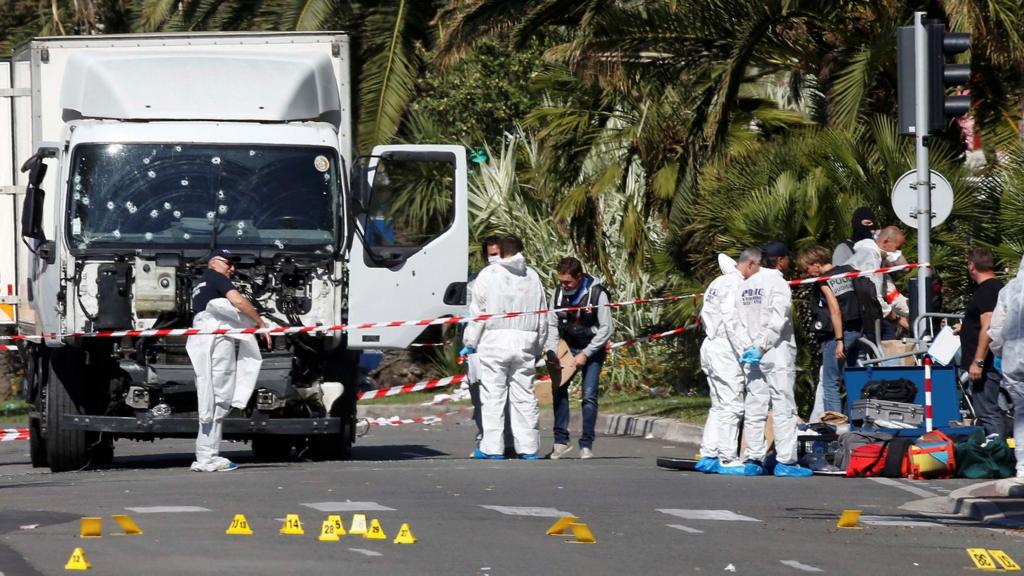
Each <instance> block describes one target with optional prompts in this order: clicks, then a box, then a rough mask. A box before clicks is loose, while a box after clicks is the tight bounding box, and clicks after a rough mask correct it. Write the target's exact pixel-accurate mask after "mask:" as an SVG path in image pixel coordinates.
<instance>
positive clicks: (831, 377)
mask: <svg viewBox="0 0 1024 576" xmlns="http://www.w3.org/2000/svg"><path fill="white" fill-rule="evenodd" d="M858 338H860V332H851V331H846V330H844V331H843V348H844V350H845V352H846V361H845V362H840V361H839V359H837V358H836V341H835V340H826V341H825V342H823V343H822V344H821V394H822V401H823V404H824V408H825V411H831V412H840V413H841V412H842V411H843V401H842V399H841V398H840V396H839V385H840V383H841V382H842V381H843V373H844V372H845V371H846V367H847V366H855V365H856V361H857V339H858Z"/></svg>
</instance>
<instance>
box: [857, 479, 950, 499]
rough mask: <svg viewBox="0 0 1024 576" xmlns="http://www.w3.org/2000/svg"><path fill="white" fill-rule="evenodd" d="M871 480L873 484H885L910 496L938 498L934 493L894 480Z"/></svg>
mask: <svg viewBox="0 0 1024 576" xmlns="http://www.w3.org/2000/svg"><path fill="white" fill-rule="evenodd" d="M871 479H872V480H874V481H875V482H878V483H879V484H885V485H886V486H892V487H893V488H899V489H900V490H904V491H906V492H910V493H911V494H913V495H915V496H923V497H925V498H934V497H935V496H939V494H936V493H935V492H931V491H929V490H925V489H923V488H918V487H917V486H910V485H908V484H905V483H903V482H898V481H896V480H894V479H892V478H877V477H875V478H871Z"/></svg>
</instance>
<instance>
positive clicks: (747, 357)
mask: <svg viewBox="0 0 1024 576" xmlns="http://www.w3.org/2000/svg"><path fill="white" fill-rule="evenodd" d="M760 362H761V351H760V350H758V349H757V347H756V346H751V347H750V348H747V349H746V350H744V351H743V355H741V356H740V364H750V365H754V364H759V363H760Z"/></svg>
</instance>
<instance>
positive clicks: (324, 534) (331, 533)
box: [318, 520, 341, 542]
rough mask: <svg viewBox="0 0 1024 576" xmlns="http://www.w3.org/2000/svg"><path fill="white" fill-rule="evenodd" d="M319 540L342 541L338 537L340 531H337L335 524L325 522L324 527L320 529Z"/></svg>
mask: <svg viewBox="0 0 1024 576" xmlns="http://www.w3.org/2000/svg"><path fill="white" fill-rule="evenodd" d="M318 540H320V541H321V542H337V541H339V540H341V538H339V537H338V531H337V530H336V529H335V526H334V522H331V521H330V520H324V524H323V526H321V527H320V537H319V538H318Z"/></svg>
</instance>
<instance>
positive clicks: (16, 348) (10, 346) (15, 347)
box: [0, 344, 18, 352]
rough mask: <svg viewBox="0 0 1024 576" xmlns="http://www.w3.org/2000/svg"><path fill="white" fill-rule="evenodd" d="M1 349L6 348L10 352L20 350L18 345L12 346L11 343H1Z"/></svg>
mask: <svg viewBox="0 0 1024 576" xmlns="http://www.w3.org/2000/svg"><path fill="white" fill-rule="evenodd" d="M0 350H6V351H8V352H17V351H18V347H17V346H12V345H10V344H0Z"/></svg>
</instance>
